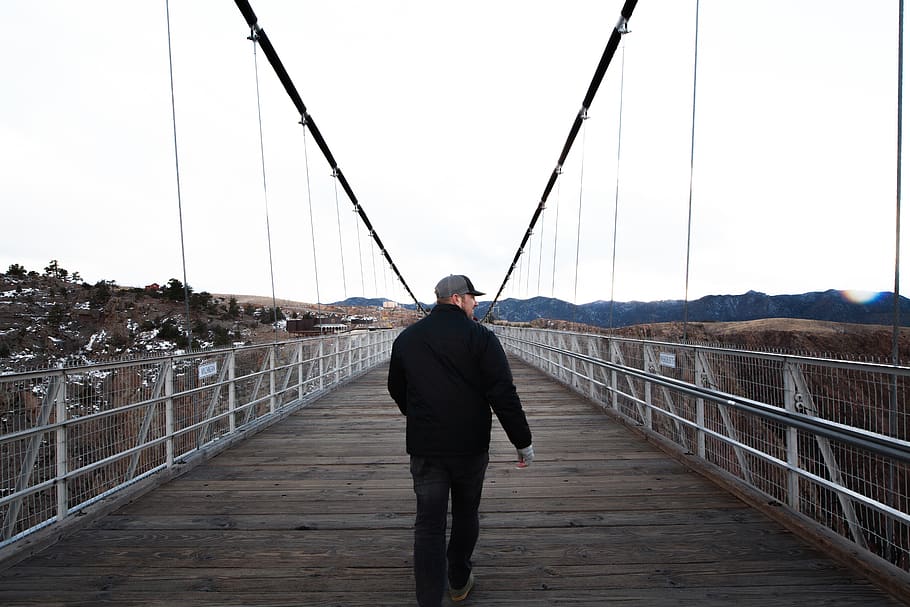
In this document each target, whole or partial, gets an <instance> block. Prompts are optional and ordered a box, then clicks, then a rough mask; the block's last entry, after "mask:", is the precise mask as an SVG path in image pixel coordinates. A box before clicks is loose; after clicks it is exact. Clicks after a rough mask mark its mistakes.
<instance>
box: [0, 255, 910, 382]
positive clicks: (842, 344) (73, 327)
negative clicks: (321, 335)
mask: <svg viewBox="0 0 910 607" xmlns="http://www.w3.org/2000/svg"><path fill="white" fill-rule="evenodd" d="M10 270H11V271H10V272H7V273H6V274H0V372H4V371H13V370H24V369H35V368H42V367H47V366H55V365H58V364H61V363H63V364H81V363H88V362H94V361H102V360H108V359H111V358H119V357H123V356H143V355H148V354H150V353H151V354H154V353H157V352H173V351H181V350H187V349H189V346H190V344H189V341H188V337H191V338H192V347H193V349H201V348H212V347H225V346H230V345H234V344H249V343H257V342H262V341H271V340H274V339H276V338H278V339H288V338H290V337H293V336H292V335H291V334H289V333H288V332H287V331H286V326H285V322H284V320H283V319H284V318H300V317H304V316H319V317H320V318H322V319H323V322H326V321H328V322H349V323H350V322H354V319H357V320H363V319H367V320H366V322H377V323H381V324H382V325H383V326H406V325H408V324H410V323H411V322H413V321H414V320H416V319H417V318H418V317H419V314H418V313H417V312H416V311H414V310H413V309H412V310H407V309H398V310H394V311H390V310H384V309H382V307H381V305H382V300H367V299H362V300H356V301H353V300H346V301H345V302H338V303H337V304H328V305H321V306H314V305H312V304H307V303H302V302H295V301H287V300H278V301H277V302H275V303H276V304H277V308H278V313H277V316H278V318H279V320H278V322H277V323H276V322H274V319H275V316H276V313H275V310H273V308H272V305H273V304H272V300H271V298H267V297H257V296H244V295H235V296H232V295H219V294H214V295H213V294H209V293H205V292H202V293H192V294H191V297H190V319H191V322H190V329H191V336H188V335H187V332H186V322H185V318H186V304H185V303H184V300H183V285H182V284H180V282H179V281H177V280H176V279H171V280H170V281H168V283H167V284H166V285H165V286H163V287H162V286H159V285H155V284H152V285H148V286H145V287H122V286H118V285H116V284H115V283H114V282H112V281H99V282H98V283H96V284H94V285H90V284H87V283H84V282H81V281H79V280H78V274H74V275H68V274H67V273H66V271H65V270H63V271H56V272H55V271H54V270H55V268H54V267H53V266H50V267H49V268H46V269H45V270H46V271H45V273H44V274H38V273H36V272H25V271H24V270H22V269H21V268H16V270H17V271H12V270H14V267H11V268H10ZM758 295H760V294H757V295H755V296H753V297H751V299H752V300H753V303H756V302H758V304H760V305H766V304H767V301H765V299H764V298H767V296H763V297H759V296H758ZM807 295H811V294H807ZM794 297H796V296H794ZM838 297H839V296H838ZM803 299H804V301H814V302H815V306H816V309H823V308H825V306H824V305H821V304H819V302H820V301H823V300H824V298H823V299H819V298H813V297H804V298H803ZM841 299H842V298H841ZM706 300H708V301H706V302H703V303H705V304H706V305H707V304H708V303H710V304H711V305H712V306H714V307H715V308H717V307H718V306H719V308H720V309H724V310H728V311H729V310H731V309H739V311H740V313H746V312H747V311H748V310H753V313H754V310H755V309H756V308H755V307H754V306H752V307H750V306H749V305H746V304H745V303H743V301H744V300H743V301H740V302H738V303H737V302H734V301H731V300H730V299H729V298H706ZM699 301H702V300H699ZM762 302H764V303H762ZM507 303H508V306H509V307H510V310H512V312H511V313H510V315H509V317H512V316H517V317H518V318H525V317H526V318H528V319H529V320H528V321H525V324H528V325H529V326H535V327H546V328H556V329H571V330H578V331H584V332H602V333H606V332H610V331H609V330H608V329H605V328H603V327H598V326H595V325H597V324H599V321H600V320H602V319H600V317H599V316H595V317H593V318H592V319H590V320H593V321H598V322H589V323H584V322H581V321H576V322H573V320H572V314H573V310H571V309H570V308H567V307H566V306H571V304H566V303H565V302H559V300H551V299H549V298H534V299H531V300H527V301H525V302H519V301H517V300H507V301H506V302H503V306H505V305H506V304H507ZM601 303H603V302H601ZM657 303H658V304H659V303H661V302H657ZM694 303H697V302H694ZM521 304H523V305H521ZM560 304H561V305H562V307H560ZM487 305H489V304H488V302H487ZM591 305H593V304H591ZM845 305H846V304H845ZM428 307H429V306H428ZM693 309H694V310H696V311H697V310H699V309H700V308H699V307H698V306H694V304H693V308H691V309H690V318H694V319H698V318H699V316H698V314H697V313H692V310H693ZM872 309H873V310H877V308H872ZM776 310H777V312H781V313H782V311H784V310H785V308H782V307H780V306H779V307H778V308H776ZM574 313H575V315H576V316H582V315H581V314H578V310H575V311H574ZM614 313H615V310H614ZM547 314H549V316H545V315H547ZM904 318H905V319H908V318H910V311H908V313H907V314H906V315H905V316H904ZM612 332H613V333H615V334H618V335H624V336H633V337H641V338H648V339H660V340H668V341H680V340H682V339H683V338H684V337H685V338H687V339H688V340H689V341H693V342H700V343H710V344H721V345H727V346H733V347H741V348H747V349H757V350H778V351H782V352H791V353H807V354H830V355H833V356H836V357H841V358H850V359H865V360H879V361H885V362H887V361H890V360H891V342H892V337H891V328H890V327H888V326H885V325H875V324H864V323H845V322H831V321H819V320H806V319H794V318H761V319H756V320H748V321H743V322H703V321H700V320H693V321H692V322H690V323H688V324H687V326H686V328H685V335H684V331H683V325H682V323H680V322H678V321H677V322H644V323H639V324H635V325H632V326H625V327H620V328H617V329H614V330H613V331H612ZM900 344H901V345H900V352H901V360H903V361H907V360H910V329H903V330H902V335H901V342H900Z"/></svg>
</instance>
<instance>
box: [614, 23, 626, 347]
mask: <svg viewBox="0 0 910 607" xmlns="http://www.w3.org/2000/svg"><path fill="white" fill-rule="evenodd" d="M626 33H628V31H627V32H626ZM619 65H620V69H619V127H618V128H617V132H616V197H615V199H614V201H613V265H612V268H611V269H610V324H609V327H610V328H611V329H612V328H613V308H614V307H615V305H616V236H617V233H618V230H617V228H618V226H619V160H620V157H621V155H622V154H621V153H622V102H623V87H624V86H625V81H626V44H625V41H624V42H623V43H622V57H621V60H620V64H619Z"/></svg>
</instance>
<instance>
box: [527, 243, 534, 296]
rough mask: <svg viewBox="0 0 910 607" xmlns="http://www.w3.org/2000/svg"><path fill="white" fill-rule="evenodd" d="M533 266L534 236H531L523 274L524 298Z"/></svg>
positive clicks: (528, 287) (529, 284)
mask: <svg viewBox="0 0 910 607" xmlns="http://www.w3.org/2000/svg"><path fill="white" fill-rule="evenodd" d="M533 265H534V234H531V240H530V241H528V271H527V272H526V273H525V297H527V296H528V291H529V290H530V288H531V269H532V266H533Z"/></svg>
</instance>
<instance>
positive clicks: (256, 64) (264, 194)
mask: <svg viewBox="0 0 910 607" xmlns="http://www.w3.org/2000/svg"><path fill="white" fill-rule="evenodd" d="M249 39H250V40H251V41H252V42H253V68H254V70H255V74H256V113H257V116H258V117H259V157H260V159H261V160H262V199H263V201H264V202H265V235H266V240H267V242H268V247H269V277H270V278H271V280H272V328H273V331H274V335H275V341H277V340H278V302H277V300H276V299H275V269H274V266H273V265H272V229H271V226H270V225H269V191H268V187H267V186H266V178H265V142H264V140H263V137H262V103H261V101H260V96H259V58H258V55H257V54H256V42H257V41H258V40H259V35H258V33H257V32H256V30H255V29H252V30H250V37H249Z"/></svg>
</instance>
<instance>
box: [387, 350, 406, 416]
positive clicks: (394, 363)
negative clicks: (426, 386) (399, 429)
mask: <svg viewBox="0 0 910 607" xmlns="http://www.w3.org/2000/svg"><path fill="white" fill-rule="evenodd" d="M396 345H397V344H392V358H391V360H390V361H389V378H388V381H387V387H388V390H389V394H390V395H391V397H392V400H394V401H395V404H397V405H398V409H399V410H401V414H402V415H407V414H408V406H407V404H408V403H407V393H408V382H407V378H406V376H405V373H404V367H403V366H402V365H401V356H400V353H399V352H398V348H396Z"/></svg>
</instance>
